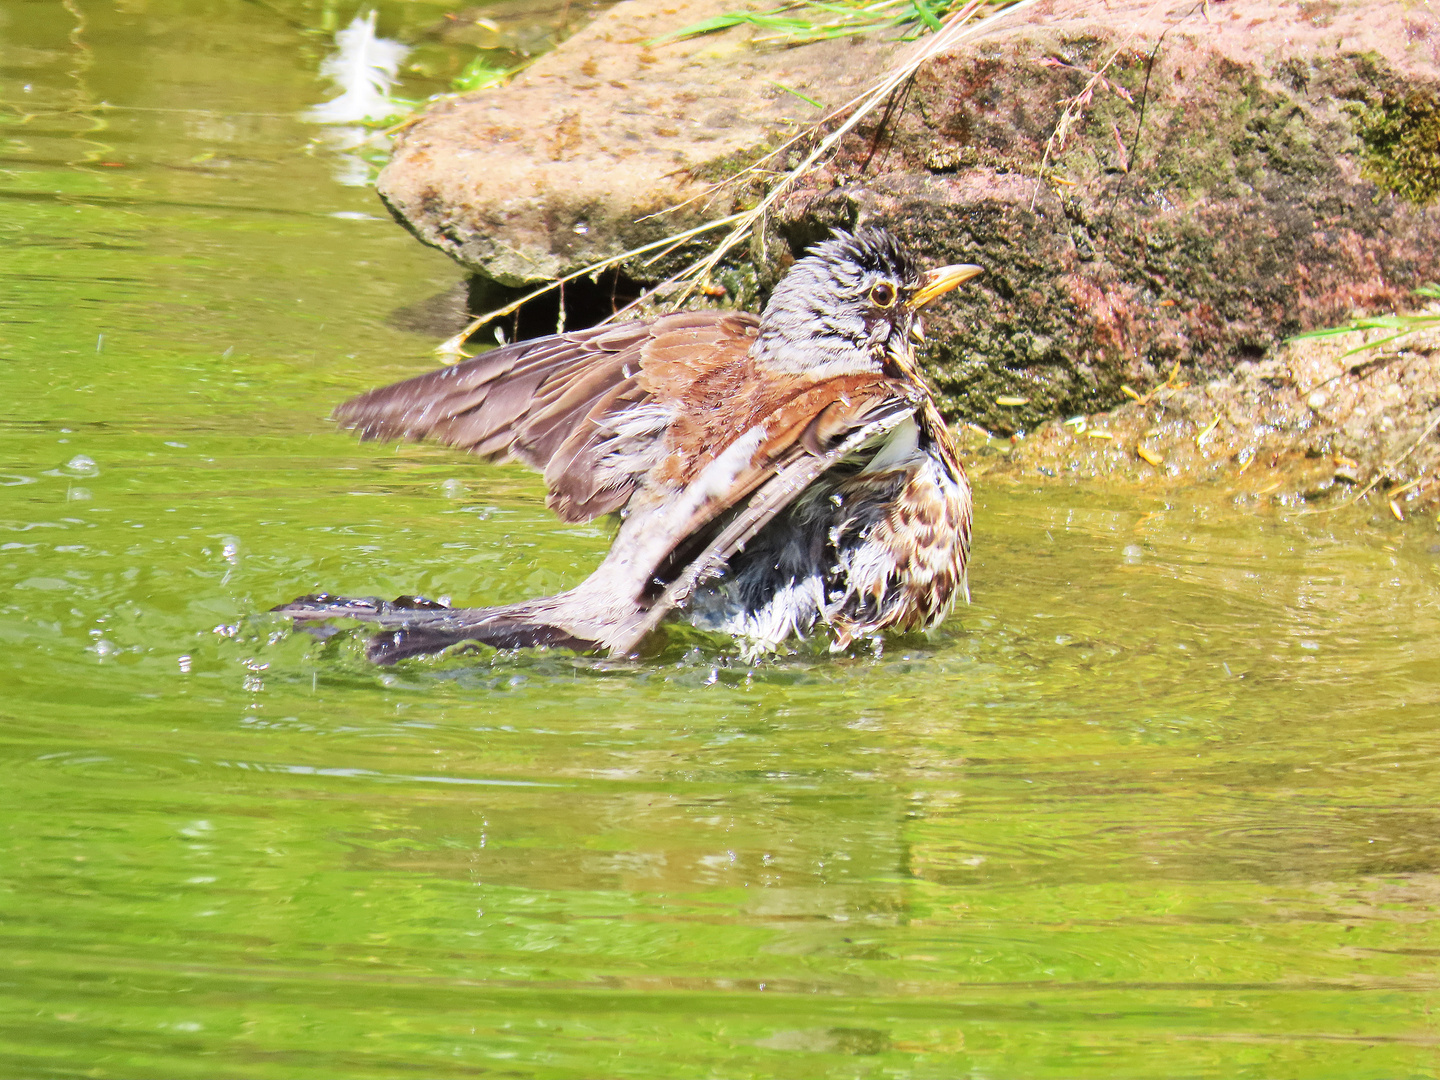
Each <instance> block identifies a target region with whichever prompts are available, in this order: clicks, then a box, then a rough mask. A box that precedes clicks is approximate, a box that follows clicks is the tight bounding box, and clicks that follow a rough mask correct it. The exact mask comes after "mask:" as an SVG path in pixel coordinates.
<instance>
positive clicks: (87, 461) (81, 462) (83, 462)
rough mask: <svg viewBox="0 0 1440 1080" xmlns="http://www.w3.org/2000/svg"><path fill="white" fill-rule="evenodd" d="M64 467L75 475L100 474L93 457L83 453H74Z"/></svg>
mask: <svg viewBox="0 0 1440 1080" xmlns="http://www.w3.org/2000/svg"><path fill="white" fill-rule="evenodd" d="M65 468H67V469H69V470H70V471H71V472H72V473H74V474H75V475H76V476H99V475H100V467H99V466H98V465H96V464H95V459H94V458H92V457H88V456H86V455H85V454H76V455H75V456H74V457H72V458H71V459H70V460H69V461H67V462H66V463H65Z"/></svg>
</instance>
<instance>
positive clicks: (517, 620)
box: [271, 593, 602, 664]
mask: <svg viewBox="0 0 1440 1080" xmlns="http://www.w3.org/2000/svg"><path fill="white" fill-rule="evenodd" d="M562 595H563V594H562ZM558 599H559V597H545V598H544V599H542V600H538V601H536V600H529V601H524V602H521V603H518V604H506V605H503V606H501V607H489V608H450V607H446V606H445V605H443V604H437V603H435V602H434V601H433V600H424V599H421V598H420V597H416V596H401V597H398V598H397V599H395V600H380V599H378V598H376V597H373V596H367V597H345V596H331V595H330V594H328V593H313V594H311V595H309V596H301V597H297V598H296V599H294V600H292V601H290V603H288V604H281V605H280V606H279V607H276V608H272V609H271V610H272V611H275V612H277V613H279V614H281V615H289V616H290V617H291V618H293V619H294V620H295V624H296V625H297V626H305V625H306V624H311V623H319V622H324V621H326V620H328V619H358V620H360V621H361V622H367V623H371V624H373V625H375V626H376V627H378V628H379V633H376V634H375V635H373V636H372V637H371V638H370V641H369V643H368V644H367V645H366V647H365V655H366V656H367V657H369V658H370V660H371V661H373V662H374V663H376V664H393V663H395V662H396V661H397V660H404V659H405V658H406V657H410V656H422V655H424V654H426V653H437V652H441V651H443V650H445V649H448V648H449V647H450V646H452V645H458V644H459V643H460V642H462V641H478V642H483V643H484V644H486V645H493V646H495V647H496V648H497V649H517V648H526V647H529V646H536V645H555V646H561V647H564V648H570V649H576V650H578V651H581V652H587V651H592V650H594V649H597V648H601V647H602V643H601V642H600V641H598V640H590V639H588V638H586V637H584V636H582V635H580V634H577V633H576V632H575V631H574V630H573V629H571V628H567V627H566V626H564V625H561V621H562V609H563V605H557V604H556V603H554V601H556V600H558Z"/></svg>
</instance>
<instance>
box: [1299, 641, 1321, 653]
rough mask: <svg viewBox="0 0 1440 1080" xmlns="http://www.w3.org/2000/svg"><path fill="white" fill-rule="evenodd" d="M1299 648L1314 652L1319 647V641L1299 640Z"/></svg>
mask: <svg viewBox="0 0 1440 1080" xmlns="http://www.w3.org/2000/svg"><path fill="white" fill-rule="evenodd" d="M1300 648H1302V649H1309V650H1310V651H1311V652H1315V651H1316V650H1318V649H1319V648H1320V643H1319V642H1318V641H1302V642H1300Z"/></svg>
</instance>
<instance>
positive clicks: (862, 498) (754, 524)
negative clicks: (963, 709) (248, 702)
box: [275, 228, 981, 664]
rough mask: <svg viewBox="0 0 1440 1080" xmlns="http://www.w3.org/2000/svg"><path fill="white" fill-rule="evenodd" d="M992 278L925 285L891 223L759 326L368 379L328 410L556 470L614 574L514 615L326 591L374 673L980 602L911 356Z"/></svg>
mask: <svg viewBox="0 0 1440 1080" xmlns="http://www.w3.org/2000/svg"><path fill="white" fill-rule="evenodd" d="M980 272H981V269H980V267H978V266H966V265H961V266H942V267H940V268H938V269H935V270H930V271H928V272H923V273H922V272H921V271H920V269H919V268H918V267H917V265H916V264H915V262H914V261H913V260H912V259H911V258H910V257H909V256H908V255H907V254H906V253H905V252H904V251H903V250H902V249H901V247H900V245H899V244H898V243H897V242H896V240H895V238H894V237H893V236H891V235H890V234H889V233H887V232H885V231H883V230H881V229H876V228H861V229H859V230H858V231H857V232H856V233H855V234H854V235H853V236H852V235H850V234H848V233H845V232H840V231H837V232H835V234H834V236H833V237H832V238H831V239H830V240H827V241H825V242H824V243H821V244H818V245H816V246H815V247H814V248H812V249H811V250H810V252H809V253H808V254H807V255H806V256H805V257H804V258H802V259H800V260H799V261H797V262H796V263H795V265H794V266H793V267H791V269H790V271H789V272H788V273H787V274H786V275H785V277H784V278H783V279H782V280H781V281H780V283H779V284H778V285H777V286H776V288H775V291H774V293H773V294H772V295H771V297H770V302H769V303H768V304H767V305H766V307H765V311H764V314H762V315H761V316H760V317H759V318H756V317H755V316H754V315H750V314H747V313H744V312H736V311H713V310H712V311H682V312H676V313H674V314H670V315H664V316H661V317H660V318H657V319H654V320H653V321H648V322H647V321H637V322H629V323H622V324H618V325H610V326H598V327H594V328H592V329H589V330H579V331H575V332H572V333H564V334H556V335H554V336H552V337H544V338H538V339H535V340H531V341H520V342H515V343H514V344H511V345H505V346H502V347H500V348H498V349H494V350H492V351H490V352H487V353H484V354H482V355H480V356H477V357H475V358H474V359H471V360H467V361H465V362H464V363H461V364H458V365H456V366H454V367H448V368H444V369H442V370H440V371H435V372H431V373H430V374H428V375H420V376H418V377H416V378H413V379H407V380H405V381H404V382H400V383H396V384H394V385H393V386H386V387H382V388H381V389H379V390H372V391H370V392H369V393H368V394H362V395H361V396H360V397H357V398H355V399H354V400H352V401H348V402H346V403H345V404H344V405H341V406H340V407H339V408H338V409H337V410H336V412H335V418H336V419H337V420H338V421H339V422H340V423H341V424H342V425H344V426H345V427H348V428H352V429H354V430H355V431H357V432H359V434H360V437H361V438H362V439H397V438H400V439H430V440H434V441H436V442H440V443H444V444H446V445H449V446H455V447H459V448H461V449H465V450H469V451H470V452H471V453H474V454H477V455H479V456H480V457H483V458H489V459H497V458H504V457H512V458H518V459H519V460H521V461H523V462H526V463H527V464H529V465H532V466H533V467H535V468H536V469H539V470H541V471H543V473H544V474H545V484H546V487H547V488H548V489H549V499H548V504H549V506H550V508H551V509H552V510H554V511H555V513H557V514H558V515H559V516H560V517H561V518H562V519H564V520H565V521H569V522H583V521H590V520H591V519H593V518H596V517H599V516H600V515H602V514H610V513H615V512H618V514H619V519H620V525H619V531H618V532H617V534H616V536H615V541H614V543H613V544H612V545H611V547H610V551H609V554H608V555H606V557H605V560H604V561H603V562H602V563H601V564H600V567H599V568H598V569H597V570H596V571H595V572H594V573H593V574H591V575H590V576H589V577H588V578H586V579H585V580H584V581H583V582H581V583H580V584H579V585H577V586H576V587H575V588H573V589H570V590H569V591H567V592H562V593H559V594H557V595H555V596H544V597H540V598H539V599H535V600H526V601H523V602H521V603H516V604H506V605H504V606H502V607H490V608H448V607H444V606H442V605H440V604H436V603H433V602H430V601H425V600H419V599H416V598H413V597H402V598H400V599H399V600H395V601H384V600H377V599H373V598H368V599H348V598H344V597H333V596H329V595H326V594H317V595H312V596H305V597H301V598H299V599H297V600H294V601H292V602H291V603H289V604H285V605H282V606H281V607H279V608H276V609H275V610H276V611H279V612H283V613H284V614H287V615H291V616H294V618H295V619H296V621H297V622H298V623H300V624H304V623H307V622H311V621H315V620H323V619H329V618H350V619H359V620H362V621H365V622H369V623H373V624H375V625H377V626H378V627H379V628H380V632H379V633H378V634H376V635H375V636H374V637H373V638H371V640H370V644H369V647H368V650H367V652H368V655H369V657H370V659H372V660H374V661H376V662H377V663H381V664H388V663H393V662H395V661H396V660H399V659H401V658H403V657H407V656H415V655H418V654H421V653H431V652H438V651H440V650H442V649H444V648H446V647H448V646H450V645H454V644H456V643H458V642H462V641H478V642H485V643H487V644H490V645H493V646H496V647H498V648H515V647H522V646H532V645H557V646H566V647H569V648H574V649H580V650H590V651H593V650H601V651H606V652H609V653H610V654H611V655H612V656H615V655H624V654H628V653H630V652H631V651H632V650H634V649H635V647H636V646H637V645H638V644H639V643H640V641H641V639H643V638H644V637H645V636H646V635H647V634H648V633H649V632H650V631H651V630H653V629H654V628H655V627H656V626H657V625H658V624H659V623H660V621H661V620H662V619H664V618H665V617H666V616H667V615H669V614H670V613H672V612H680V613H682V614H683V615H685V616H686V617H688V618H689V619H690V621H691V622H693V623H695V624H696V625H698V626H701V627H704V628H707V629H712V630H719V631H724V632H727V633H729V634H732V635H734V636H735V637H737V638H740V639H741V640H742V642H743V647H744V649H745V651H746V652H747V653H748V654H752V655H753V654H755V653H758V652H761V651H764V650H765V649H770V648H774V647H775V646H777V645H778V644H779V643H780V642H781V641H783V640H785V639H786V638H788V637H791V636H792V635H797V634H805V633H806V632H808V631H810V630H811V629H813V628H814V627H815V624H816V623H820V624H823V626H824V627H825V628H827V629H828V631H829V633H830V634H831V635H832V638H833V641H832V647H833V648H835V649H842V648H844V647H845V646H847V645H848V644H849V643H850V642H851V641H853V640H855V639H856V638H860V637H867V636H870V635H874V634H878V633H880V632H882V631H886V630H891V629H894V630H913V629H919V628H928V627H931V626H934V625H936V624H937V623H938V622H940V620H941V619H943V618H944V617H945V615H946V613H947V612H948V611H949V609H950V607H951V605H952V604H953V602H954V600H955V597H956V596H957V595H966V596H967V599H968V590H967V585H966V572H965V571H966V562H967V559H968V557H969V550H970V506H971V503H970V484H969V481H968V480H967V479H966V477H965V470H964V468H963V467H962V466H961V464H960V460H959V458H958V456H957V455H956V451H955V446H954V443H953V442H952V441H951V438H950V434H949V432H948V431H947V429H946V427H945V422H944V420H943V419H942V418H941V416H940V414H939V412H938V411H937V410H936V407H935V402H934V399H933V397H932V395H931V393H930V390H929V388H928V387H927V386H926V385H925V382H924V380H923V379H922V378H921V376H920V374H919V372H918V371H917V370H916V366H915V343H916V342H917V341H921V340H923V334H922V330H921V323H920V314H919V313H920V310H921V309H922V308H923V307H925V305H926V304H929V303H930V302H931V301H932V300H934V299H935V298H936V297H938V296H940V295H941V294H943V293H946V292H948V291H949V290H951V289H953V288H954V287H955V286H957V285H959V284H960V283H961V282H964V281H967V280H969V279H970V278H972V277H974V276H975V275H977V274H979V273H980Z"/></svg>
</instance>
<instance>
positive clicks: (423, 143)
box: [378, 0, 895, 286]
mask: <svg viewBox="0 0 1440 1080" xmlns="http://www.w3.org/2000/svg"><path fill="white" fill-rule="evenodd" d="M747 6H748V7H751V8H756V9H766V8H768V7H770V6H773V5H767V4H764V3H757V2H755V0H751V2H750V3H748V4H747V3H745V2H744V0H667V2H663V3H657V2H651V0H631V2H628V3H621V4H618V5H616V6H615V7H613V8H611V9H610V10H608V11H606V12H604V13H603V14H601V15H600V16H599V17H598V18H596V19H595V21H594V22H592V23H591V24H590V25H589V26H587V27H586V28H585V29H583V30H581V31H580V32H579V33H577V34H575V35H574V36H573V37H571V38H570V39H569V40H567V41H566V42H565V43H564V44H563V45H562V46H561V47H560V48H559V49H557V50H556V51H554V52H552V53H550V54H548V55H546V56H544V57H542V58H541V59H540V60H539V61H537V62H536V63H535V64H534V65H532V66H531V67H529V68H528V69H526V70H525V71H524V72H523V73H522V74H521V75H520V76H519V77H518V78H517V79H516V80H515V81H514V82H513V83H511V84H510V85H508V86H505V87H502V88H499V89H495V90H488V91H480V92H478V93H475V94H470V95H465V96H459V97H454V98H449V99H446V100H444V101H441V102H439V103H438V104H436V105H434V106H432V107H431V108H430V109H429V110H428V111H427V112H426V113H425V114H424V115H423V116H421V117H420V118H419V119H418V120H416V121H414V122H413V123H412V124H410V125H409V126H408V127H407V128H406V130H404V131H403V132H402V133H401V134H400V135H399V136H398V138H397V139H396V142H395V148H394V153H393V156H392V159H391V162H390V164H389V165H388V166H387V167H386V169H385V170H384V172H383V173H382V174H381V176H380V182H379V185H378V186H379V190H380V195H381V197H382V198H383V199H384V200H385V202H386V204H387V205H388V206H389V207H390V209H391V211H392V212H393V213H394V214H395V215H396V217H397V218H399V219H400V221H401V222H402V223H403V224H405V225H406V226H407V227H408V228H409V229H410V230H411V231H412V232H414V233H415V235H416V236H418V237H419V238H420V239H421V240H423V241H425V242H426V243H427V244H433V245H434V246H436V247H438V248H440V250H442V251H444V252H446V253H447V254H449V255H451V256H453V257H454V258H455V259H456V260H458V261H459V262H460V263H461V264H463V265H464V266H466V267H467V268H469V269H471V270H474V271H476V272H477V273H480V274H483V275H485V276H486V277H489V278H491V279H493V280H495V281H498V282H500V283H501V284H504V285H511V286H520V285H531V284H535V283H537V282H542V281H546V280H550V279H553V278H555V277H558V276H560V275H562V274H565V273H568V272H570V271H573V270H578V269H580V268H582V267H585V266H587V265H589V264H591V263H594V262H596V261H598V260H600V259H604V258H608V257H610V256H612V255H617V254H619V253H621V252H624V251H627V250H629V249H631V248H634V247H639V246H640V245H642V244H645V243H649V242H651V241H655V240H658V239H661V238H663V237H664V236H666V235H668V234H669V233H672V232H677V231H680V230H683V229H685V228H687V227H689V226H692V225H695V224H697V223H699V222H702V221H705V220H710V219H713V218H715V217H719V216H723V215H725V214H727V213H729V212H730V205H729V202H728V200H727V201H722V202H719V203H715V202H711V201H706V200H705V195H706V193H707V191H708V189H709V186H710V184H711V183H712V182H713V181H715V180H719V179H724V178H725V177H728V176H730V175H732V174H733V173H735V172H736V171H738V170H740V169H742V168H743V167H744V166H745V165H747V164H749V163H750V162H751V161H753V160H755V159H756V158H757V157H760V156H761V155H762V154H764V152H765V151H767V150H768V149H770V148H772V147H774V146H776V145H777V144H778V143H780V142H782V141H783V140H784V139H785V138H787V137H789V136H791V135H794V134H796V133H797V132H799V131H802V130H804V129H805V128H806V127H807V126H808V125H810V124H812V123H813V122H814V121H815V120H816V119H817V118H818V117H819V116H820V115H822V112H821V110H820V109H818V108H816V107H815V105H812V104H810V103H808V102H807V101H806V100H804V99H805V98H809V99H811V100H813V101H817V102H819V103H820V104H821V105H824V106H830V107H833V106H835V105H838V104H843V103H844V102H846V101H848V100H849V99H850V98H851V97H853V96H854V95H855V94H856V93H857V92H859V91H860V90H861V89H863V88H864V86H865V85H866V84H867V83H868V82H869V81H870V80H871V79H873V78H874V77H875V76H877V75H878V74H879V73H880V72H881V71H883V69H884V66H885V64H886V62H887V60H888V59H889V57H890V56H891V54H892V53H893V52H894V48H895V46H894V45H893V44H891V43H887V42H876V41H870V40H867V39H864V38H849V39H844V40H839V41H831V42H825V43H822V44H818V45H812V46H808V47H806V48H803V49H794V50H784V49H782V50H764V49H758V48H756V47H754V46H753V45H752V39H753V38H754V36H755V35H756V30H755V29H754V28H752V27H737V28H734V29H732V30H729V31H727V32H724V33H720V34H713V35H707V36H704V37H699V38H690V39H686V40H671V41H667V42H662V41H661V40H660V39H662V38H664V37H665V36H666V35H669V34H673V33H674V32H675V31H677V30H680V29H682V28H684V27H687V26H691V25H693V24H695V23H697V22H700V21H701V20H704V19H708V18H710V17H712V16H715V15H718V14H721V13H723V12H728V11H735V10H737V9H743V8H745V7H747ZM691 200H697V201H693V202H692V201H691ZM682 204H683V205H682ZM672 208H677V209H672ZM666 211H670V212H668V213H667V212H666ZM655 215H659V216H655ZM672 261H673V260H672ZM628 269H629V270H630V271H631V273H632V274H634V275H636V276H638V277H641V278H643V277H645V276H646V275H647V274H649V275H653V274H654V273H655V267H654V264H653V263H652V264H649V266H648V269H647V266H646V264H645V262H644V260H639V259H637V260H636V261H635V262H634V264H633V265H631V266H630V267H628Z"/></svg>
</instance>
